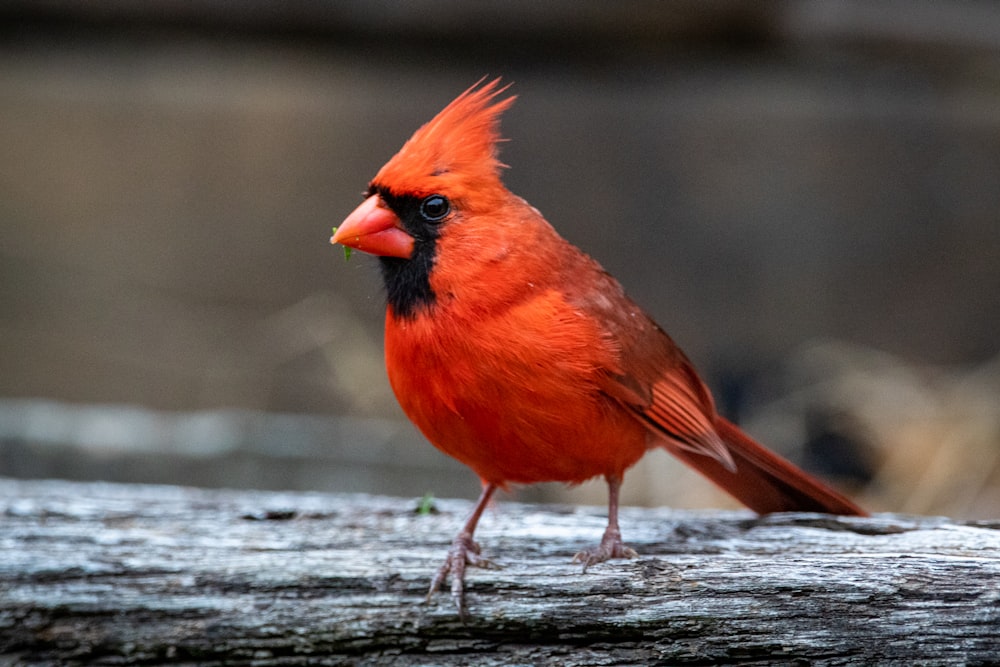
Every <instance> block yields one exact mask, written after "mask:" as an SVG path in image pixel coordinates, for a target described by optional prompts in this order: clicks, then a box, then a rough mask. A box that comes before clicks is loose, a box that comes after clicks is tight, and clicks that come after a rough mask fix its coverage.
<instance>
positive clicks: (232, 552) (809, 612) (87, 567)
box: [0, 480, 1000, 665]
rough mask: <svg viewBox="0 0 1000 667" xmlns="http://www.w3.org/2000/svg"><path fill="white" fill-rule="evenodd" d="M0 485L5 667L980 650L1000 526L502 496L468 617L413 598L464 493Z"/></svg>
mask: <svg viewBox="0 0 1000 667" xmlns="http://www.w3.org/2000/svg"><path fill="white" fill-rule="evenodd" d="M416 507H417V500H416V499H401V498H389V497H372V496H360V495H322V494H290V493H289V494H283V493H262V492H246V491H205V490H197V489H189V488H178V487H157V486H126V485H109V484H78V483H68V482H58V481H13V480H0V665H7V664H19V665H20V664H24V665H43V664H68V665H74V664H99V665H122V664H148V665H155V664H164V665H166V664H170V665H194V664H199V665H222V664H255V665H306V664H347V665H354V664H357V665H430V664H434V665H464V664H478V665H500V664H512V663H513V664H560V665H585V664H586V665H613V664H733V663H740V664H773V663H775V662H779V663H789V662H793V661H798V662H797V664H813V665H835V664H864V663H868V664H871V663H879V664H900V665H903V664H906V665H912V664H947V663H964V664H985V663H991V662H994V661H996V660H998V659H1000V521H998V522H994V523H983V522H980V523H977V524H971V525H970V524H959V523H954V522H952V521H949V520H947V519H944V518H931V517H910V516H895V515H879V516H876V517H874V518H871V519H857V518H834V517H827V516H822V515H815V514H783V515H772V516H768V517H763V518H757V517H754V516H753V515H751V514H749V513H742V512H679V511H672V510H667V509H636V508H625V509H624V510H623V511H622V517H621V518H622V528H623V531H624V534H625V538H626V541H627V542H628V543H629V544H630V545H631V546H633V547H634V548H635V549H636V550H637V551H638V552H639V554H640V557H639V558H638V559H636V560H632V561H619V562H610V563H605V564H602V565H599V566H595V567H593V568H591V570H590V571H589V572H588V573H587V574H586V575H581V574H580V568H579V566H575V565H572V564H571V563H570V560H571V558H572V556H573V554H574V553H575V552H576V551H577V550H579V549H580V548H581V547H583V546H589V545H591V544H592V543H596V541H597V540H599V538H600V535H601V532H602V530H603V528H604V514H603V510H602V509H601V508H592V507H550V506H545V507H541V506H529V505H520V504H515V503H505V502H501V503H499V504H498V505H497V506H496V508H495V509H494V510H493V511H490V512H488V513H487V515H486V516H485V518H484V520H483V523H482V525H481V530H480V533H479V535H478V537H479V540H480V543H481V544H482V545H483V551H484V553H485V554H486V555H487V556H489V557H491V558H493V559H495V560H496V561H497V562H498V563H499V564H501V565H502V566H503V568H502V569H499V570H488V571H487V570H473V571H472V572H471V573H470V576H469V597H468V601H469V605H470V611H471V613H470V618H469V619H468V622H467V623H465V624H463V623H462V622H461V621H460V620H459V618H458V617H457V615H456V613H455V610H454V609H453V607H452V606H451V601H450V599H449V598H448V596H447V595H440V596H438V597H436V598H435V599H434V600H433V601H432V602H431V603H430V604H424V603H423V596H424V593H425V591H426V587H427V585H428V582H429V579H430V577H431V575H432V573H433V571H434V569H435V568H436V567H437V565H438V564H439V562H440V559H441V558H443V556H444V553H445V550H446V548H447V545H448V543H449V542H450V539H451V537H452V533H453V531H454V530H456V529H457V527H458V526H459V524H460V522H461V519H462V518H463V515H464V513H465V512H467V511H468V509H469V504H468V503H466V502H464V501H451V500H439V501H436V503H435V507H436V511H435V512H434V513H431V514H428V515H420V514H418V513H417V512H416V511H415V510H416Z"/></svg>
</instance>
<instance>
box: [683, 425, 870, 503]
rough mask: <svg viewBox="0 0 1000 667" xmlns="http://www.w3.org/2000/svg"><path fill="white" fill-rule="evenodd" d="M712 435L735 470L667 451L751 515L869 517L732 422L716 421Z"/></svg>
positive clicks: (689, 453)
mask: <svg viewBox="0 0 1000 667" xmlns="http://www.w3.org/2000/svg"><path fill="white" fill-rule="evenodd" d="M715 430H716V432H717V433H718V434H719V437H720V438H722V440H723V441H724V442H725V443H726V445H727V447H728V449H729V452H730V453H731V454H732V456H733V460H734V462H735V463H736V469H735V471H730V470H727V469H726V467H725V466H723V465H722V464H721V463H720V462H719V461H718V460H716V459H714V458H712V457H709V456H705V455H702V454H698V453H695V452H692V451H689V450H687V449H681V448H679V447H678V448H675V447H669V446H668V447H669V449H670V453H671V454H673V455H674V456H676V457H678V458H680V459H681V460H682V461H684V463H686V464H687V465H689V466H691V467H692V468H694V469H695V470H697V471H698V472H700V473H701V474H703V475H705V476H706V477H708V479H710V480H711V481H712V482H714V483H715V484H716V485H718V486H719V487H720V488H721V489H722V490H723V491H725V492H726V493H728V494H730V495H731V496H733V497H734V498H736V499H737V500H739V501H740V502H741V503H743V504H744V505H746V506H747V507H749V508H750V509H752V510H754V511H755V512H758V513H760V514H767V513H769V512H826V513H828V514H845V515H853V516H867V515H868V513H867V512H865V511H864V510H863V509H861V508H860V507H858V506H857V505H855V504H854V503H853V502H851V501H850V500H848V499H847V498H846V497H845V496H843V495H842V494H840V493H839V492H837V491H834V490H833V489H832V488H830V487H829V486H827V485H826V484H824V483H823V482H821V481H820V480H818V479H816V478H815V477H813V476H812V475H810V474H808V473H807V472H805V471H804V470H801V469H800V468H798V467H797V466H795V465H794V464H792V463H791V462H790V461H787V460H785V459H784V458H782V457H780V456H778V455H777V454H775V453H774V452H772V451H771V450H769V449H767V448H766V447H764V446H763V445H760V444H759V443H757V442H756V441H754V440H753V439H752V438H751V437H750V436H748V435H747V434H746V433H744V432H743V431H741V430H740V429H739V428H738V427H737V426H736V425H735V424H733V423H732V422H730V421H728V420H726V419H723V418H722V417H716V422H715Z"/></svg>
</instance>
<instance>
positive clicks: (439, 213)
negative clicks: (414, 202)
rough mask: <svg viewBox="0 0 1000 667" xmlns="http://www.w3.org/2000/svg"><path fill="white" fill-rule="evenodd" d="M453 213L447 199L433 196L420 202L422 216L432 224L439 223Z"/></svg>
mask: <svg viewBox="0 0 1000 667" xmlns="http://www.w3.org/2000/svg"><path fill="white" fill-rule="evenodd" d="M449 211H451V204H450V203H448V199H447V198H446V197H442V196H441V195H431V196H429V197H427V198H426V199H424V200H423V201H422V202H420V215H422V216H424V218H425V219H427V220H429V221H430V222H438V221H439V220H441V219H442V218H444V216H446V215H448V212H449Z"/></svg>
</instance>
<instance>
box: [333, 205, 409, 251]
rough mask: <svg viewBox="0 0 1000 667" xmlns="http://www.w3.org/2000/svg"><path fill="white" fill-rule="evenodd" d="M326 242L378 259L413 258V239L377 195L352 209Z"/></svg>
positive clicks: (397, 217)
mask: <svg viewBox="0 0 1000 667" xmlns="http://www.w3.org/2000/svg"><path fill="white" fill-rule="evenodd" d="M330 243H340V244H342V245H345V246H347V247H349V248H354V249H355V250H360V251H362V252H367V253H370V254H372V255H379V256H382V257H402V258H404V259H409V258H410V256H411V255H413V237H412V236H410V235H409V234H408V233H407V232H406V230H404V229H403V223H402V222H401V221H400V219H399V216H397V215H396V214H395V213H393V212H392V210H391V209H390V208H389V207H387V206H386V205H385V203H384V202H383V201H382V199H381V198H380V197H379V196H378V195H372V196H370V197H369V198H368V199H366V200H365V201H364V202H363V203H362V204H361V206H358V207H357V208H356V209H354V212H353V213H351V214H350V215H349V216H347V218H346V219H344V222H343V224H341V225H340V227H338V228H337V231H336V232H334V234H333V236H332V237H331V238H330Z"/></svg>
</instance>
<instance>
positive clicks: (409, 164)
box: [372, 78, 515, 196]
mask: <svg viewBox="0 0 1000 667" xmlns="http://www.w3.org/2000/svg"><path fill="white" fill-rule="evenodd" d="M481 84H482V85H481ZM509 87H510V84H507V85H505V86H501V85H500V79H499V78H497V79H494V80H492V81H490V82H488V83H486V84H483V83H482V79H480V80H479V81H478V82H476V84H475V85H473V86H472V87H471V88H469V89H468V90H466V91H465V92H464V93H462V94H461V95H459V96H458V97H457V98H455V100H453V101H452V102H451V103H450V104H449V105H448V106H446V107H445V108H444V109H442V110H441V111H440V113H438V115H436V116H434V118H433V119H431V121H430V122H428V123H427V124H426V125H424V126H423V127H421V128H420V129H419V130H417V131H416V132H415V133H414V134H413V136H412V137H410V140H409V141H407V142H406V144H404V145H403V147H402V148H401V149H400V150H399V152H398V153H396V155H394V156H393V157H392V159H391V160H389V161H388V162H387V163H386V164H385V166H383V167H382V169H380V170H379V172H378V174H377V175H376V176H375V178H374V179H373V181H372V183H373V184H376V185H380V186H383V187H387V188H389V189H390V190H392V191H394V192H400V193H404V192H408V193H420V194H430V193H432V192H438V191H445V192H449V194H451V195H452V196H462V195H463V194H465V193H466V192H470V191H480V190H482V189H483V188H485V187H488V186H491V185H500V169H501V168H502V167H504V166H506V165H504V164H502V163H501V162H500V161H499V160H498V159H497V142H499V141H501V138H500V127H499V126H500V114H501V113H503V112H504V111H505V110H506V109H507V108H509V107H510V105H511V104H513V103H514V99H515V97H514V96H510V97H507V98H504V99H502V100H499V101H497V100H496V98H497V97H498V96H499V95H501V94H502V93H503V92H504V91H506V90H507V89H508V88H509Z"/></svg>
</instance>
